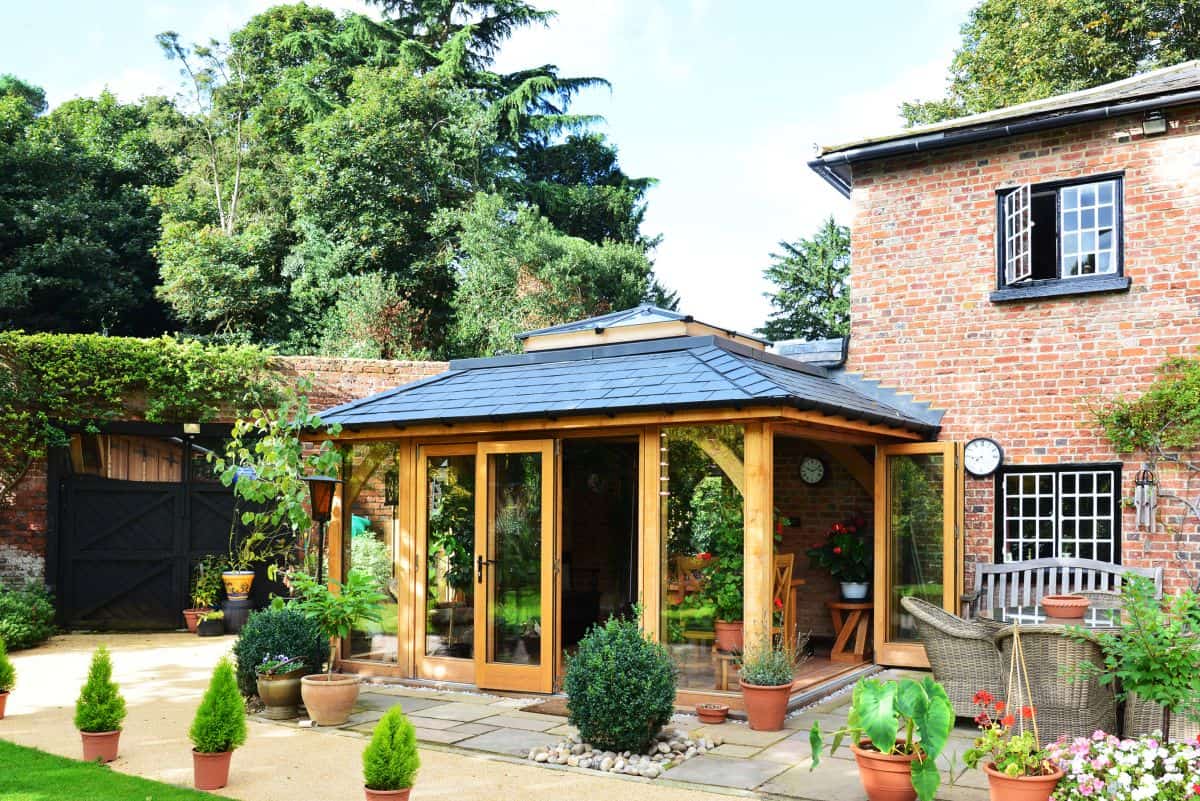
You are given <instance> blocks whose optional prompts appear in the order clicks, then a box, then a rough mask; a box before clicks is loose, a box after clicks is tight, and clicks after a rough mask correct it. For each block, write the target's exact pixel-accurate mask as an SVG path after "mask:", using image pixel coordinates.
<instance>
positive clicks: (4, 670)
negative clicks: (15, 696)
mask: <svg viewBox="0 0 1200 801" xmlns="http://www.w3.org/2000/svg"><path fill="white" fill-rule="evenodd" d="M16 686H17V670H16V668H14V667H13V664H12V662H11V661H10V660H9V658H8V649H7V648H5V647H4V639H3V638H0V692H10V691H11V690H12V688H13V687H16Z"/></svg>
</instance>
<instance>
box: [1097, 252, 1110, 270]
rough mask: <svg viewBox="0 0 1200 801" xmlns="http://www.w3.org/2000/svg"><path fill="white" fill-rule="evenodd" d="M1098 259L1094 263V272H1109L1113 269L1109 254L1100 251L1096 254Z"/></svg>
mask: <svg viewBox="0 0 1200 801" xmlns="http://www.w3.org/2000/svg"><path fill="white" fill-rule="evenodd" d="M1098 259H1099V261H1098V262H1097V264H1096V272H1098V273H1111V272H1112V271H1113V261H1112V256H1111V254H1108V253H1101V254H1100V255H1099V256H1098Z"/></svg>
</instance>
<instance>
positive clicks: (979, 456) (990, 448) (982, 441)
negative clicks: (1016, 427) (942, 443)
mask: <svg viewBox="0 0 1200 801" xmlns="http://www.w3.org/2000/svg"><path fill="white" fill-rule="evenodd" d="M1003 459H1004V451H1003V450H1002V449H1001V448H1000V445H999V443H997V442H996V441H995V440H994V439H988V438H987V437H978V438H976V439H973V440H971V441H970V442H968V443H967V445H966V447H965V448H963V466H964V467H966V468H967V472H968V473H970V474H971V475H973V476H976V477H978V478H982V477H984V476H990V475H991V474H992V473H994V472H996V468H998V467H999V466H1000V462H1001V461H1002V460H1003Z"/></svg>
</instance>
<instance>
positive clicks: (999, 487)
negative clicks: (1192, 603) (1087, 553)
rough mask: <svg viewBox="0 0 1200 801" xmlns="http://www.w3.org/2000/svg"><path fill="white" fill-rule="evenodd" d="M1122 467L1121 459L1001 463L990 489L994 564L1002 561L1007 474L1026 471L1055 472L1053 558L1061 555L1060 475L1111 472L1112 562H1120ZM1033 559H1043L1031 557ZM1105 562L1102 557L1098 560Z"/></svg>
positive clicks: (1122, 538)
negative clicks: (1059, 522) (1115, 460)
mask: <svg viewBox="0 0 1200 801" xmlns="http://www.w3.org/2000/svg"><path fill="white" fill-rule="evenodd" d="M1123 468H1124V464H1123V463H1122V462H1051V463H1048V464H1021V465H1002V466H1001V467H1000V469H999V470H997V471H996V473H995V484H994V486H993V492H992V502H993V507H994V509H993V515H994V522H993V529H992V551H993V553H992V558H993V560H994V561H995V562H996V563H997V564H1004V563H1005V547H1004V541H1005V534H1006V528H1005V522H1006V514H1005V503H1004V502H1005V500H1006V494H1005V486H1004V485H1005V480H1006V478H1007V477H1008V476H1012V475H1023V474H1027V473H1054V474H1055V479H1054V503H1055V510H1054V519H1055V521H1056V525H1055V531H1054V550H1055V555H1054V557H1053V558H1060V557H1061V553H1060V551H1061V547H1062V531H1061V529H1060V527H1059V526H1058V521H1059V517H1060V515H1061V506H1059V504H1060V503H1061V496H1060V487H1061V474H1062V473H1072V472H1079V471H1089V472H1096V473H1099V472H1109V473H1112V501H1111V503H1112V531H1113V535H1112V536H1113V558H1112V562H1111V564H1114V565H1119V564H1121V563H1122V562H1121V560H1122V553H1121V551H1122V549H1123V547H1124V544H1125V539H1124V535H1123V533H1122V531H1121V517H1122V512H1123V506H1122V505H1121V471H1122V469H1123ZM1033 558H1035V559H1037V558H1045V557H1038V556H1034V557H1033ZM1066 558H1071V559H1083V558H1087V557H1080V556H1078V555H1076V556H1072V557H1066ZM1100 561H1104V560H1100Z"/></svg>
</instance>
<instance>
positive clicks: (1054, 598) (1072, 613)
mask: <svg viewBox="0 0 1200 801" xmlns="http://www.w3.org/2000/svg"><path fill="white" fill-rule="evenodd" d="M1090 604H1091V601H1089V600H1088V599H1087V598H1084V597H1083V596H1082V595H1046V596H1043V597H1042V609H1045V610H1046V617H1057V618H1061V619H1066V620H1077V619H1079V618H1082V617H1083V613H1084V612H1086V611H1087V608H1088V606H1089V605H1090Z"/></svg>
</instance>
